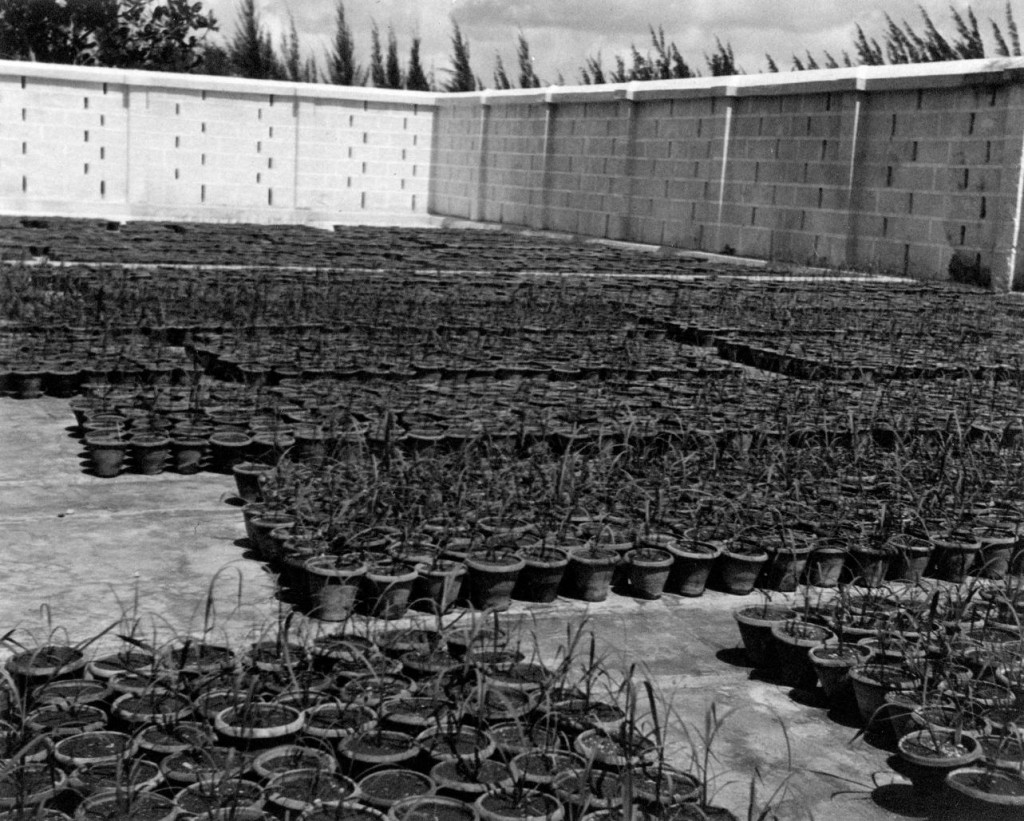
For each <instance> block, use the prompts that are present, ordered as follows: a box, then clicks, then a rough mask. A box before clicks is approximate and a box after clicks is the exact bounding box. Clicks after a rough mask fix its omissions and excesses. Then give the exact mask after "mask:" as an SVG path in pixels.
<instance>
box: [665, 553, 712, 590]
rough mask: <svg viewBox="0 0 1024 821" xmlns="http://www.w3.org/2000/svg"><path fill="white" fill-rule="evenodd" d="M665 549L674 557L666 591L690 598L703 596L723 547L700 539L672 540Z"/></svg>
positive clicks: (666, 583)
mask: <svg viewBox="0 0 1024 821" xmlns="http://www.w3.org/2000/svg"><path fill="white" fill-rule="evenodd" d="M665 549H666V550H668V552H669V553H670V554H672V557H673V563H672V568H671V570H670V571H669V574H668V580H667V581H666V582H665V591H666V592H668V593H678V594H679V595H680V596H688V597H697V596H700V595H701V594H703V593H704V588H705V587H706V586H707V583H708V578H709V577H710V575H711V570H712V568H713V566H714V564H715V562H716V561H717V560H718V557H719V556H721V555H722V546H721V545H720V544H716V543H714V542H705V541H700V540H699V539H685V540H682V541H680V540H676V539H672V540H670V541H668V542H667V543H666V544H665Z"/></svg>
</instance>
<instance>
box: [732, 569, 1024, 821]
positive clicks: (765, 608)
mask: <svg viewBox="0 0 1024 821" xmlns="http://www.w3.org/2000/svg"><path fill="white" fill-rule="evenodd" d="M734 616H735V619H736V622H737V625H738V627H739V631H740V637H741V639H742V642H743V646H744V649H745V652H746V657H747V660H748V662H749V663H750V664H751V665H752V666H753V667H755V668H760V669H763V670H766V671H770V672H771V675H772V676H773V678H774V680H776V681H778V682H780V683H782V684H785V685H788V686H791V687H794V688H796V689H797V690H802V691H813V690H814V689H815V687H816V686H817V685H818V684H820V686H821V691H822V693H823V696H824V699H825V700H826V701H827V703H828V704H829V706H830V707H831V709H832V710H833V711H834V712H835V714H836V715H837V716H839V717H844V716H845V717H849V718H853V719H855V720H856V721H857V722H859V723H860V724H861V725H862V726H863V727H864V730H862V732H867V733H869V734H871V735H872V737H874V738H876V739H878V741H879V743H883V744H885V743H888V744H891V745H892V749H894V751H895V752H896V753H897V755H898V756H899V763H898V765H894V766H896V767H897V769H898V771H899V772H900V773H902V774H903V775H905V776H906V777H907V778H909V779H910V781H911V783H912V786H913V788H914V791H915V795H916V796H917V797H918V798H919V799H921V800H924V801H939V802H946V803H949V802H952V803H954V804H957V805H959V810H960V812H961V814H960V815H958V816H957V817H963V818H981V817H984V818H990V817H997V816H996V815H993V814H992V813H998V812H999V811H1001V810H1002V809H1004V808H1009V809H1008V811H1009V812H1010V813H1011V815H1010V816H1007V817H1019V815H1013V813H1018V814H1019V813H1020V812H1021V811H1022V810H1024V734H1022V733H1021V731H1020V729H1019V728H1020V727H1021V726H1024V724H1022V722H1024V632H1022V630H1021V623H1022V619H1024V586H1022V585H1021V583H1020V580H1019V579H1015V580H1011V581H1008V582H1004V583H1002V584H988V585H979V586H977V587H969V588H968V589H967V591H966V592H965V590H964V589H962V588H955V587H938V588H935V589H934V590H928V589H922V588H914V587H903V588H901V589H896V588H893V589H886V590H876V591H868V590H865V589H863V588H860V589H858V590H857V591H851V590H850V589H848V588H844V589H843V590H841V591H840V593H839V595H837V596H835V597H834V598H832V599H831V600H825V599H823V600H819V601H816V602H812V601H811V600H809V599H808V600H806V601H805V603H804V604H803V605H802V606H801V605H799V604H794V605H792V606H790V605H786V604H772V603H770V602H768V601H765V602H764V603H763V604H755V605H750V606H746V607H743V608H740V609H738V610H736V611H735V613H734ZM944 785H946V786H948V787H949V791H948V792H943V787H944ZM998 817H1002V816H998Z"/></svg>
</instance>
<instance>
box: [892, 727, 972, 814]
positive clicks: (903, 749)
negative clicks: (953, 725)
mask: <svg viewBox="0 0 1024 821" xmlns="http://www.w3.org/2000/svg"><path fill="white" fill-rule="evenodd" d="M896 746H897V750H898V751H899V755H900V760H901V762H902V763H903V766H904V769H905V770H906V774H907V777H908V778H909V779H910V781H911V783H912V784H913V785H914V792H915V793H917V794H918V795H919V796H923V797H928V796H931V797H934V798H937V797H938V796H939V793H940V792H941V790H942V787H943V784H944V783H945V781H946V776H947V775H948V774H949V773H951V772H952V771H953V770H956V769H958V768H960V767H966V766H968V765H970V764H973V763H974V762H975V761H977V760H978V759H979V758H981V754H982V752H981V745H980V744H979V743H978V740H977V739H976V738H974V737H973V736H971V735H969V734H968V733H957V732H953V731H951V730H917V731H915V732H912V733H907V735H905V736H903V737H901V738H900V740H899V742H898V744H897V745H896Z"/></svg>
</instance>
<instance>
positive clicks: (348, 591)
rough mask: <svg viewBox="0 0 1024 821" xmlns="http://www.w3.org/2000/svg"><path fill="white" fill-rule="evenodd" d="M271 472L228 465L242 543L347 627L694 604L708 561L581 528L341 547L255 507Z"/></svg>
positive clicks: (496, 525) (515, 525)
mask: <svg viewBox="0 0 1024 821" xmlns="http://www.w3.org/2000/svg"><path fill="white" fill-rule="evenodd" d="M270 470H272V469H271V468H269V466H267V465H253V464H248V463H247V464H241V465H236V466H235V468H234V471H235V476H236V480H237V485H238V490H239V494H240V496H241V498H243V499H245V498H248V499H249V500H250V501H249V502H248V503H247V504H246V505H245V506H244V507H243V509H242V513H243V518H244V521H245V526H246V531H247V536H248V542H249V545H250V547H251V549H252V551H253V552H254V553H255V556H256V558H258V559H259V560H260V561H263V562H266V563H267V564H268V565H269V567H270V568H271V569H272V570H273V571H275V572H276V573H278V578H279V582H280V584H281V587H282V589H283V590H282V593H283V597H284V598H286V599H287V600H289V601H291V602H293V603H294V604H295V605H296V606H297V607H299V608H300V609H302V610H303V611H305V612H307V613H309V614H311V615H313V616H315V617H317V618H319V619H321V620H325V621H345V620H346V619H348V618H349V616H350V615H351V614H352V613H353V612H354V611H359V612H362V613H365V614H367V615H371V616H376V617H379V618H384V619H395V618H399V617H401V616H402V615H404V614H405V612H406V610H407V608H409V607H410V606H411V607H413V608H414V609H418V610H424V611H427V612H431V613H438V614H440V613H445V612H448V611H449V610H451V609H452V608H454V607H457V606H461V607H465V606H469V607H472V608H473V609H475V610H480V611H491V612H497V611H502V610H507V609H508V608H509V607H510V606H511V603H512V600H513V599H515V600H517V601H523V602H534V603H552V602H554V601H555V600H556V598H557V597H558V596H560V595H562V596H568V597H570V598H574V599H578V600H582V601H586V602H601V601H604V600H605V599H606V598H608V596H609V593H610V592H611V591H612V590H615V591H616V592H618V593H625V594H627V595H631V596H634V597H636V598H639V599H647V600H653V599H658V598H660V597H661V595H662V593H663V592H668V593H677V594H681V595H685V596H696V595H700V593H701V592H703V589H704V582H705V581H706V577H707V569H708V568H709V567H710V564H709V563H707V562H704V563H703V565H707V567H705V566H703V565H702V566H695V565H696V564H697V563H698V562H697V561H696V560H698V559H700V560H703V559H705V558H706V557H705V556H704V555H703V554H701V555H699V556H698V555H696V554H695V553H694V552H693V551H689V550H687V549H685V548H684V547H683V546H682V545H681V544H680V542H679V541H677V540H675V539H668V538H666V537H662V536H658V535H655V534H648V535H646V536H636V535H634V534H632V533H629V532H626V531H623V530H622V529H621V528H620V527H617V526H615V525H612V524H609V523H606V522H604V523H602V522H591V521H582V522H579V523H577V524H576V525H575V526H574V527H573V529H572V532H571V534H566V535H563V536H560V537H558V538H554V537H551V536H548V535H545V534H541V533H540V532H538V530H537V528H535V527H534V526H532V525H530V524H528V523H523V522H500V521H496V520H490V519H482V520H480V521H478V522H476V526H475V535H467V536H458V537H453V538H449V537H448V536H447V535H445V533H444V531H445V528H443V527H441V526H439V527H437V528H436V529H434V530H433V532H432V533H431V532H429V531H428V532H425V533H424V534H423V535H422V536H421V537H419V538H416V539H415V540H408V539H403V538H402V534H401V532H400V531H398V530H394V529H388V528H386V527H379V528H373V529H370V530H367V531H364V532H362V533H360V534H358V536H357V537H355V538H352V539H349V540H347V542H346V543H345V544H344V545H340V544H338V543H337V542H332V541H331V540H329V539H328V538H326V537H325V536H324V534H323V532H322V530H320V529H318V528H317V527H316V526H310V525H309V524H308V523H304V522H303V521H302V520H301V519H300V517H299V516H298V515H297V514H296V512H295V511H294V510H289V509H287V508H282V507H280V506H278V505H273V504H267V503H264V502H261V501H257V499H258V498H259V493H258V488H259V483H260V479H261V477H262V476H265V475H266V474H267V473H268V471H270ZM720 553H721V551H720V550H718V549H712V551H711V554H710V556H711V558H712V559H713V558H715V557H716V556H718V555H720Z"/></svg>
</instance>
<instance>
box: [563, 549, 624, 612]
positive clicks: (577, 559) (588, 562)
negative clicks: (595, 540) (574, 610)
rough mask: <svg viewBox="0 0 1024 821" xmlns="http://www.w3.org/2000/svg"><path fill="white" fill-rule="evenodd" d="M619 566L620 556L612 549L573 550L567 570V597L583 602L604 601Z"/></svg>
mask: <svg viewBox="0 0 1024 821" xmlns="http://www.w3.org/2000/svg"><path fill="white" fill-rule="evenodd" d="M618 564H619V554H618V552H617V551H615V550H612V549H610V548H606V547H596V546H592V547H583V548H579V549H577V550H573V551H572V552H571V553H570V554H569V564H568V566H567V567H566V569H565V577H564V579H563V582H562V585H563V589H564V591H565V593H566V594H567V595H569V596H572V597H573V598H577V599H582V600H583V601H590V602H599V601H604V600H605V599H607V598H608V591H609V590H610V589H611V585H612V576H613V574H614V573H615V567H616V566H617V565H618Z"/></svg>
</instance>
